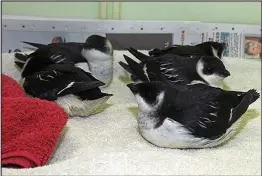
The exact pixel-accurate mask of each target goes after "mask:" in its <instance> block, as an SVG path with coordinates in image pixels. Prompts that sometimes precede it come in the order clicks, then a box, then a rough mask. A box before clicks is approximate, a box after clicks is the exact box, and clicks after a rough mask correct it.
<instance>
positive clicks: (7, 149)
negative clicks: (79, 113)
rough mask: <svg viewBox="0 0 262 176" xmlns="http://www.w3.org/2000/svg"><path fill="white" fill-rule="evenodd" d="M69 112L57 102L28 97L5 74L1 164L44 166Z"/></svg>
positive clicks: (8, 165) (6, 165) (29, 166)
mask: <svg viewBox="0 0 262 176" xmlns="http://www.w3.org/2000/svg"><path fill="white" fill-rule="evenodd" d="M67 119H68V115H67V114H66V113H65V112H64V110H63V109H62V108H60V107H59V106H58V105H57V104H55V103H54V102H49V101H44V100H40V99H37V98H28V97H26V96H25V93H24V91H23V89H22V88H21V86H20V85H19V84H18V83H17V82H16V81H15V80H13V79H12V78H10V77H8V76H6V75H2V165H3V166H5V167H12V168H13V167H15V168H33V167H37V166H43V165H45V164H46V163H47V161H48V159H49V158H50V157H51V155H52V153H53V151H54V149H55V147H56V143H57V141H58V139H59V137H60V135H61V132H62V130H63V128H64V126H65V124H66V122H67Z"/></svg>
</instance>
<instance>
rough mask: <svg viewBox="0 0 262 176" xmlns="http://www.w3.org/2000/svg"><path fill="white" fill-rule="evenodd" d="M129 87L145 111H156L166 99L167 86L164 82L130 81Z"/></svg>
mask: <svg viewBox="0 0 262 176" xmlns="http://www.w3.org/2000/svg"><path fill="white" fill-rule="evenodd" d="M127 87H128V88H129V89H130V90H131V92H132V93H133V94H134V96H135V98H136V101H137V104H138V106H139V108H140V110H141V111H143V112H147V113H150V112H154V111H156V110H157V109H158V108H159V107H160V106H161V104H162V103H163V101H164V97H165V89H166V88H165V85H164V83H162V82H141V83H130V84H128V85H127Z"/></svg>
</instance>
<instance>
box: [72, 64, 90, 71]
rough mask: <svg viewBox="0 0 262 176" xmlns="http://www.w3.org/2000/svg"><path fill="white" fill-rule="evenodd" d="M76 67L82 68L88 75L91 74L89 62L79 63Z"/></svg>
mask: <svg viewBox="0 0 262 176" xmlns="http://www.w3.org/2000/svg"><path fill="white" fill-rule="evenodd" d="M75 67H78V68H81V69H82V70H84V71H85V72H87V73H91V71H90V69H89V66H88V64H87V62H78V63H76V64H75Z"/></svg>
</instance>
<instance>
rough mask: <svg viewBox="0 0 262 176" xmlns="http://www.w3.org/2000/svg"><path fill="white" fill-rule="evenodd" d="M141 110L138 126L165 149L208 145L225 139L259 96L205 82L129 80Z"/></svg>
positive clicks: (206, 146)
mask: <svg viewBox="0 0 262 176" xmlns="http://www.w3.org/2000/svg"><path fill="white" fill-rule="evenodd" d="M127 86H128V87H129V89H130V90H131V91H132V93H133V94H134V96H135V98H136V101H137V104H138V106H139V109H140V112H139V115H138V126H139V129H140V132H141V135H142V136H143V137H144V138H145V139H146V140H147V141H149V142H150V143H152V144H154V145H156V146H159V147H165V148H181V149H188V148H209V147H215V146H217V145H220V144H221V143H223V142H224V141H227V140H228V139H229V138H230V137H231V136H232V135H233V134H235V133H234V132H235V131H236V129H237V128H238V124H239V122H241V116H242V115H243V114H244V113H245V112H246V111H247V109H248V107H249V105H250V104H252V103H253V102H255V101H256V100H257V99H258V98H259V97H260V95H259V94H258V93H257V92H256V91H255V90H254V89H251V90H249V91H247V92H238V91H225V90H223V89H220V88H214V87H210V86H207V85H205V84H194V85H188V86H181V85H175V86H174V85H171V84H167V83H166V82H163V81H154V82H142V83H130V84H128V85H127Z"/></svg>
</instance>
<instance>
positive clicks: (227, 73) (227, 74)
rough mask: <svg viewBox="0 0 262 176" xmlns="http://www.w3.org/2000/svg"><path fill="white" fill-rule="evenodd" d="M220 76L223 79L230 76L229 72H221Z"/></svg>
mask: <svg viewBox="0 0 262 176" xmlns="http://www.w3.org/2000/svg"><path fill="white" fill-rule="evenodd" d="M220 75H221V76H223V77H224V78H226V77H228V76H230V72H229V71H228V70H225V71H223V72H222V73H220Z"/></svg>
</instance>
